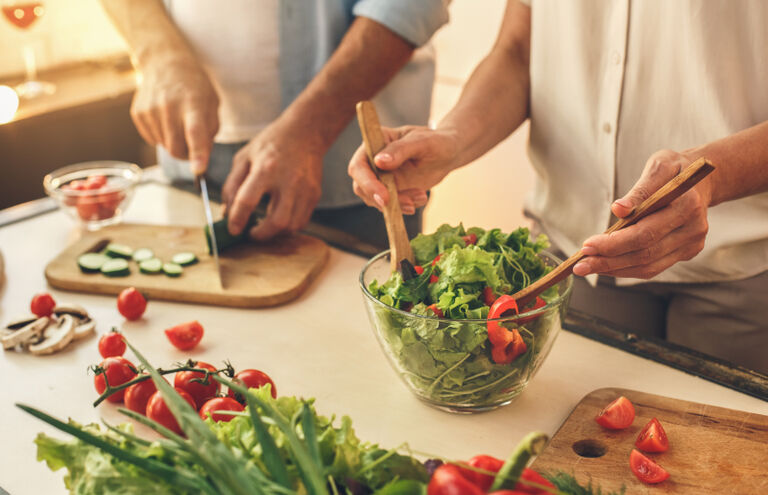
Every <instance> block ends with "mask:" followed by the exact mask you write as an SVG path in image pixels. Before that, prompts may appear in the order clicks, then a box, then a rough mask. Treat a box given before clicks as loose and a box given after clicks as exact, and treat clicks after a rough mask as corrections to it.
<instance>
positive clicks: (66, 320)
mask: <svg viewBox="0 0 768 495" xmlns="http://www.w3.org/2000/svg"><path fill="white" fill-rule="evenodd" d="M74 337H75V319H74V318H73V317H72V315H63V316H62V317H61V318H59V321H58V322H55V323H53V324H51V325H48V327H47V328H46V329H45V333H44V339H43V340H42V342H39V343H37V344H33V345H31V346H29V352H31V353H32V354H37V355H41V354H53V353H54V352H56V351H60V350H61V349H64V348H65V347H66V346H67V345H68V344H69V343H70V342H72V339H74Z"/></svg>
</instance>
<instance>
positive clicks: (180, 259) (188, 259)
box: [171, 252, 197, 266]
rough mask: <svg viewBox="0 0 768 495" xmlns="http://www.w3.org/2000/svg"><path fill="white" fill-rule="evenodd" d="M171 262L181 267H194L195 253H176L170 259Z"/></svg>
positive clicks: (195, 261)
mask: <svg viewBox="0 0 768 495" xmlns="http://www.w3.org/2000/svg"><path fill="white" fill-rule="evenodd" d="M171 261H173V262H174V263H176V264H177V265H181V266H187V265H194V264H195V263H197V256H195V253H189V252H185V253H176V254H174V255H173V257H172V258H171Z"/></svg>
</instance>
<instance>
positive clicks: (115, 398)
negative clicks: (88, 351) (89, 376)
mask: <svg viewBox="0 0 768 495" xmlns="http://www.w3.org/2000/svg"><path fill="white" fill-rule="evenodd" d="M99 367H100V368H102V369H103V370H105V372H106V375H107V378H106V381H108V382H109V386H110V387H117V386H118V385H122V384H123V383H126V382H129V381H131V380H133V379H134V378H136V367H135V366H134V365H133V363H131V362H130V361H128V360H127V359H125V358H124V357H121V356H114V357H108V358H106V359H105V360H104V361H102V362H101V364H99ZM93 385H94V387H96V391H97V392H98V393H99V394H102V393H104V390H106V389H107V384H106V382H105V380H104V373H97V374H96V376H95V377H94V378H93ZM124 396H125V390H124V389H123V390H118V391H117V392H115V393H114V394H112V395H110V396H109V397H107V400H108V401H109V402H115V403H117V402H122V401H123V397H124Z"/></svg>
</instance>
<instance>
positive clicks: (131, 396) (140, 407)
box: [125, 378, 157, 414]
mask: <svg viewBox="0 0 768 495" xmlns="http://www.w3.org/2000/svg"><path fill="white" fill-rule="evenodd" d="M155 392H157V387H156V386H155V382H153V381H152V379H151V378H150V379H149V380H144V381H143V382H138V383H134V384H133V385H131V386H130V387H128V388H126V389H125V407H127V408H128V409H130V410H131V411H136V412H137V413H141V414H146V413H147V402H149V398H150V397H152V394H154V393H155Z"/></svg>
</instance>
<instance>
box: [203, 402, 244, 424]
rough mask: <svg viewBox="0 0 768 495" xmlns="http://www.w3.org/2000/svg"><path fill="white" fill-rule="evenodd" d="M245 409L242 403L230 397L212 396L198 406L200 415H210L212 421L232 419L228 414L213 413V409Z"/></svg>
mask: <svg viewBox="0 0 768 495" xmlns="http://www.w3.org/2000/svg"><path fill="white" fill-rule="evenodd" d="M243 409H245V408H244V407H243V405H242V404H240V403H239V402H237V401H236V400H235V399H232V398H230V397H214V398H213V399H210V400H208V401H207V402H206V403H205V404H203V407H201V408H200V417H201V418H203V419H206V418H208V416H210V417H211V418H213V420H214V421H232V418H234V416H231V415H229V414H215V411H242V410H243Z"/></svg>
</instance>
